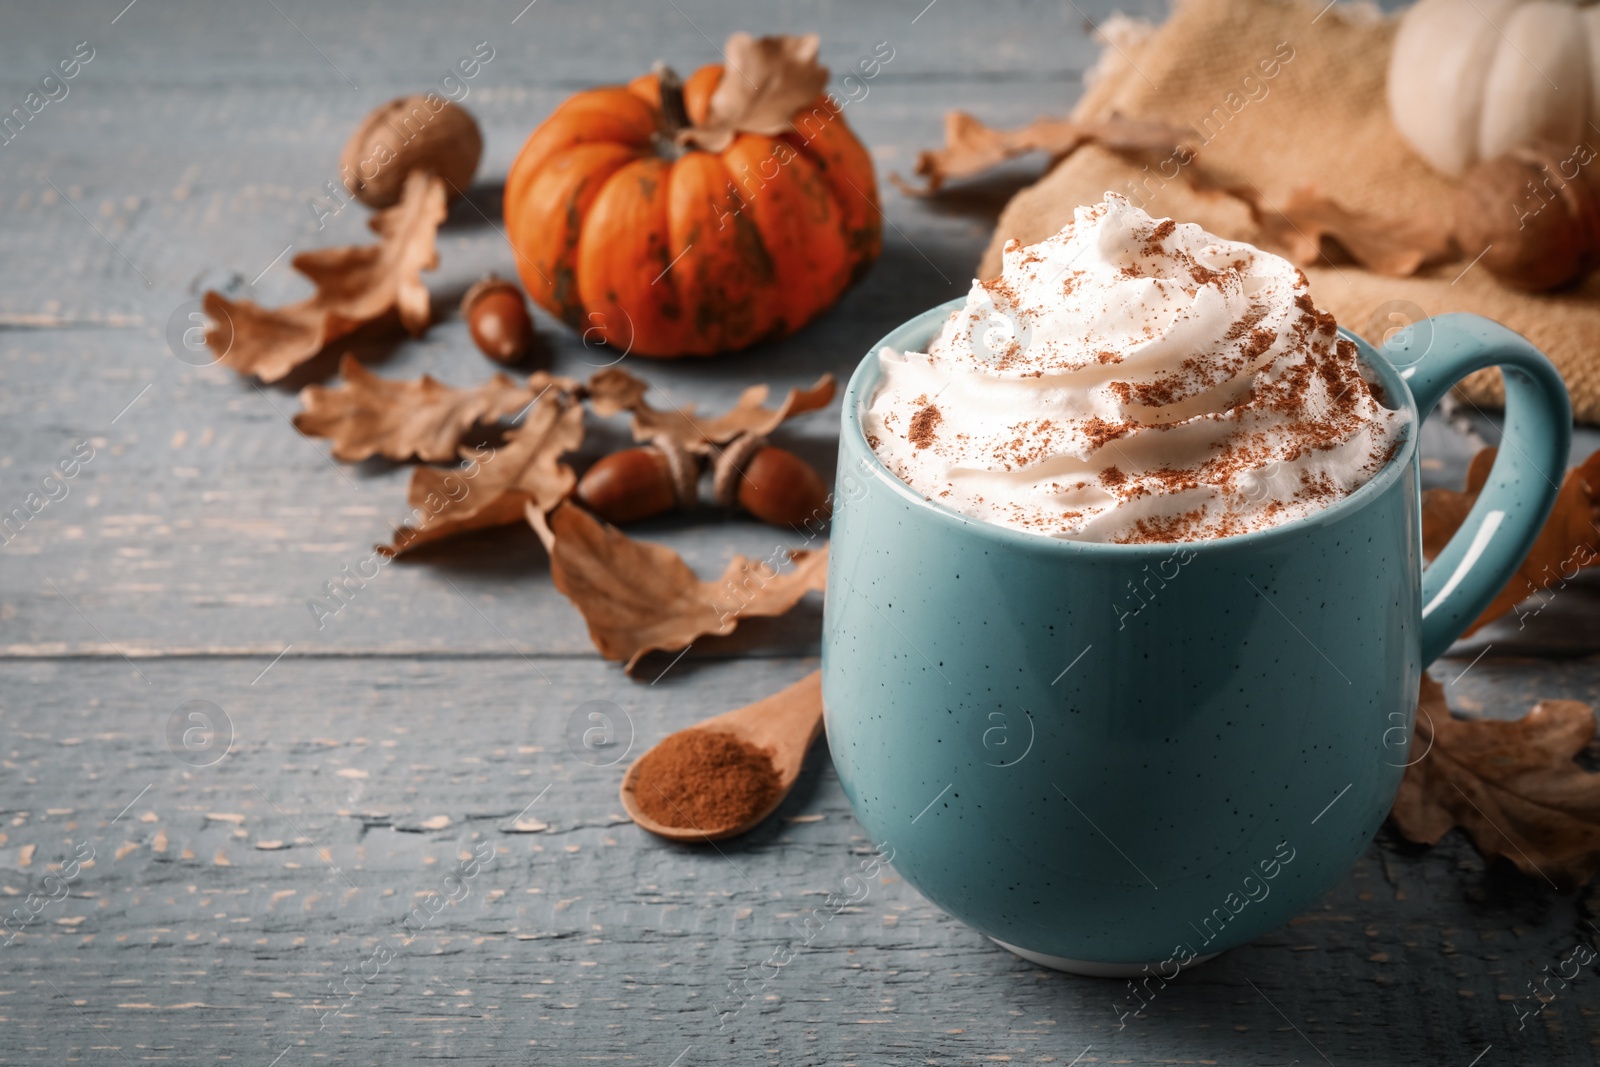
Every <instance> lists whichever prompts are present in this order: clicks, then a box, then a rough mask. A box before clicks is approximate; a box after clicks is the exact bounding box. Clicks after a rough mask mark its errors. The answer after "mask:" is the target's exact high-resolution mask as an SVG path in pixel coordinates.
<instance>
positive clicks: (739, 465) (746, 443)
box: [711, 433, 767, 508]
mask: <svg viewBox="0 0 1600 1067" xmlns="http://www.w3.org/2000/svg"><path fill="white" fill-rule="evenodd" d="M766 447H767V439H766V438H765V437H762V436H760V435H759V434H751V433H747V434H740V435H739V436H738V437H735V438H734V439H733V441H732V443H730V444H729V445H728V447H727V448H724V449H723V450H722V454H721V455H720V456H718V457H717V463H716V467H715V468H714V469H713V470H712V474H711V495H712V497H713V498H714V499H715V500H716V502H717V503H718V504H721V505H722V506H723V507H725V508H731V507H733V506H734V505H736V504H738V503H739V482H740V481H742V480H743V479H744V468H745V466H746V465H747V464H748V463H749V461H750V458H751V457H752V456H754V455H755V454H756V453H757V452H759V451H761V450H762V449H763V448H766Z"/></svg>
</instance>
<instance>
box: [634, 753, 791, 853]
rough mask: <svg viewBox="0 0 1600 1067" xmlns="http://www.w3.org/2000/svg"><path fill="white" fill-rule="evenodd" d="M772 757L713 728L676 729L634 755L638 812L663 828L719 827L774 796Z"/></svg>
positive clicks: (752, 814)
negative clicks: (639, 753)
mask: <svg viewBox="0 0 1600 1067" xmlns="http://www.w3.org/2000/svg"><path fill="white" fill-rule="evenodd" d="M778 784H779V783H778V772H777V771H776V770H774V769H773V766H772V760H771V758H770V757H769V756H768V755H767V754H766V753H765V752H763V751H762V750H761V749H759V748H757V747H755V746H754V745H752V744H750V743H749V742H748V741H744V740H741V739H740V738H737V737H734V736H733V735H732V734H726V733H722V732H721V731H718V730H680V731H679V732H678V733H675V734H672V735H671V736H670V737H668V738H667V739H666V740H665V741H662V742H661V743H660V744H659V745H657V746H656V747H655V748H653V749H651V750H650V751H649V752H647V753H645V754H644V755H643V756H642V757H641V758H640V759H639V765H638V770H637V771H636V777H635V782H634V787H633V796H634V802H635V803H637V804H638V805H639V810H640V811H641V812H643V813H644V814H645V815H647V816H649V817H650V818H651V819H654V820H655V821H656V822H658V823H661V824H662V825H664V826H674V827H679V828H681V829H686V830H708V831H709V830H722V829H726V828H728V827H730V826H739V825H741V824H743V823H745V822H748V821H749V820H750V819H752V818H754V817H755V816H756V815H758V814H760V813H761V812H763V811H765V810H766V808H767V805H769V804H771V803H772V801H773V798H774V797H776V796H777V794H778Z"/></svg>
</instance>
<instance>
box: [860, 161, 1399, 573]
mask: <svg viewBox="0 0 1600 1067" xmlns="http://www.w3.org/2000/svg"><path fill="white" fill-rule="evenodd" d="M1004 262H1005V266H1004V270H1003V272H1002V274H1001V276H1000V277H998V278H994V279H992V280H989V281H974V282H973V283H972V290H971V292H970V293H969V294H968V295H967V302H966V306H965V307H963V308H961V309H960V310H958V311H955V312H953V313H951V315H950V318H949V319H948V320H947V321H946V322H945V324H944V327H943V329H942V330H941V331H940V333H939V335H938V336H937V337H936V338H935V339H934V341H933V343H932V344H931V345H929V346H928V351H927V352H926V353H923V352H896V351H894V350H892V349H889V348H884V349H883V350H882V351H881V352H880V353H879V356H878V359H879V365H880V367H881V369H882V382H881V384H880V386H879V388H878V391H877V393H876V395H875V396H874V397H873V398H872V401H871V404H870V407H869V409H868V411H867V412H866V413H865V414H864V416H863V420H862V422H863V426H864V429H865V430H866V434H867V440H868V442H869V443H870V444H871V446H872V448H873V450H874V451H875V452H876V453H877V455H878V457H879V458H880V459H881V460H882V461H883V462H884V464H885V465H886V466H888V468H889V469H890V470H892V471H893V472H894V473H895V474H896V475H898V476H899V477H900V478H901V479H902V480H904V481H905V482H906V483H907V484H908V485H910V486H911V487H912V488H913V489H916V490H917V491H918V492H920V493H922V494H923V495H924V496H925V497H927V498H928V499H930V500H934V501H937V502H939V503H941V504H944V505H946V506H948V507H951V508H953V509H955V510H956V511H959V512H961V513H963V514H965V515H968V516H971V517H972V518H975V519H979V520H982V521H985V522H992V523H996V524H999V525H1002V526H1010V527H1014V528H1016V529H1019V530H1028V531H1032V532H1035V533H1040V534H1046V535H1049V536H1052V537H1061V538H1069V539H1075V540H1081V541H1110V542H1152V541H1165V542H1171V541H1197V540H1205V539H1210V538H1216V537H1227V536H1231V535H1234V534H1240V533H1247V532H1250V531H1254V530H1260V529H1264V528H1266V527H1270V526H1275V525H1278V524H1280V523H1284V522H1289V521H1291V520H1293V519H1296V518H1300V517H1302V516H1305V515H1308V514H1311V513H1313V512H1316V511H1318V510H1320V509H1322V508H1325V507H1327V506H1328V505H1330V504H1332V503H1333V502H1335V501H1337V500H1339V499H1340V498H1342V497H1344V496H1346V495H1347V494H1349V493H1351V492H1352V491H1354V490H1355V489H1356V488H1357V487H1359V486H1361V485H1362V484H1363V483H1365V482H1366V481H1367V480H1368V479H1369V478H1371V477H1372V476H1373V474H1375V473H1376V472H1377V471H1378V469H1379V468H1380V467H1382V466H1383V464H1384V463H1385V462H1386V461H1387V460H1388V458H1389V457H1390V456H1391V455H1392V454H1393V452H1394V450H1395V449H1397V448H1398V447H1399V443H1400V441H1401V440H1402V436H1403V433H1404V427H1405V423H1406V420H1407V416H1406V414H1405V413H1404V412H1403V411H1396V410H1392V409H1390V408H1387V407H1385V406H1384V405H1383V404H1382V403H1380V402H1379V399H1378V397H1377V396H1376V395H1375V394H1374V391H1373V387H1372V385H1371V384H1370V383H1369V381H1368V380H1367V379H1366V378H1365V377H1363V368H1362V366H1361V363H1360V361H1359V360H1358V358H1357V355H1356V347H1355V345H1353V344H1351V343H1350V342H1349V341H1347V340H1344V339H1343V338H1340V337H1339V336H1338V334H1337V332H1336V327H1335V323H1334V319H1333V316H1332V315H1329V314H1327V313H1325V312H1322V311H1319V310H1318V309H1317V308H1316V306H1315V305H1313V304H1312V302H1311V298H1310V296H1309V295H1308V293H1307V287H1308V283H1307V281H1306V277H1305V275H1304V274H1303V273H1302V272H1301V271H1300V270H1299V269H1297V268H1296V267H1295V266H1294V265H1293V264H1291V263H1289V262H1288V261H1287V260H1285V259H1282V258H1280V257H1278V256H1275V255H1272V254H1271V253H1268V252H1263V251H1261V250H1259V249H1257V248H1254V247H1252V246H1250V245H1247V244H1242V243H1238V242H1234V241H1225V240H1222V239H1220V238H1218V237H1214V236H1212V235H1211V234H1208V233H1206V232H1205V231H1204V230H1202V229H1201V228H1200V227H1199V226H1196V225H1193V224H1190V223H1175V222H1173V221H1172V220H1171V219H1161V220H1156V219H1152V218H1151V217H1150V216H1149V215H1147V214H1145V213H1144V212H1143V211H1141V210H1140V209H1138V208H1136V207H1133V206H1132V205H1130V204H1129V203H1128V201H1127V200H1126V199H1124V198H1123V197H1121V196H1117V195H1115V194H1111V193H1108V194H1106V197H1105V200H1104V201H1103V202H1102V203H1100V204H1097V205H1094V206H1092V207H1081V208H1079V209H1078V210H1077V212H1076V214H1075V217H1074V218H1073V221H1072V222H1071V224H1069V225H1068V226H1066V227H1065V228H1064V229H1062V231H1061V232H1060V233H1058V234H1056V235H1055V236H1054V237H1050V238H1047V239H1046V240H1043V241H1041V242H1039V243H1038V244H1036V245H1030V246H1028V247H1026V248H1024V247H1022V246H1021V244H1020V242H1017V241H1011V242H1010V243H1009V244H1007V245H1006V249H1005V258H1004Z"/></svg>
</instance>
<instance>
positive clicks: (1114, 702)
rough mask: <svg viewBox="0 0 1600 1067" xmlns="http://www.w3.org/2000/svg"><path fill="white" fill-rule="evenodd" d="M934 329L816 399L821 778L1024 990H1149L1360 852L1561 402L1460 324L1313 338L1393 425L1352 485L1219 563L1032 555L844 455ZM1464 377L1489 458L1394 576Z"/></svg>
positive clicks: (1285, 908)
mask: <svg viewBox="0 0 1600 1067" xmlns="http://www.w3.org/2000/svg"><path fill="white" fill-rule="evenodd" d="M960 303H961V302H960V301H954V302H952V303H949V304H946V305H944V306H942V307H938V308H935V309H933V310H931V311H929V312H927V313H926V314H923V315H919V316H918V317H917V318H915V319H913V320H911V321H910V322H908V323H906V324H905V325H904V326H902V327H900V328H899V329H897V330H895V331H894V332H893V333H891V334H889V335H888V336H887V337H885V338H884V339H883V340H882V341H881V342H879V344H878V345H877V346H874V348H873V350H872V352H871V353H869V354H868V356H867V358H866V359H865V360H863V361H862V363H861V365H860V367H859V368H857V370H856V372H855V374H854V376H853V377H852V378H851V380H850V385H849V388H848V390H847V391H846V393H845V397H844V412H843V426H842V433H841V440H840V449H839V487H838V491H837V492H836V493H835V497H834V499H835V510H834V516H833V534H832V548H831V558H830V561H829V567H828V593H827V606H826V609H825V611H826V615H825V621H824V627H823V640H822V692H823V702H824V705H825V708H826V722H827V730H828V744H829V747H830V748H831V749H832V752H833V761H834V765H835V767H836V768H837V769H838V772H839V778H840V781H841V782H842V783H843V785H844V790H845V794H846V795H847V796H848V797H849V799H850V803H851V806H852V807H853V808H854V809H855V813H856V816H857V818H858V819H860V821H861V823H862V825H863V826H864V827H865V828H866V829H867V830H868V831H869V832H870V833H871V835H872V836H873V838H874V839H875V840H877V841H879V842H880V843H881V844H882V845H884V846H887V848H889V849H892V850H893V852H892V855H893V862H894V866H895V869H896V870H897V871H898V872H899V873H900V874H901V875H903V876H904V877H905V879H906V880H907V881H908V882H910V883H911V884H912V885H914V886H916V887H917V888H918V889H919V890H921V892H922V893H923V894H924V895H925V896H926V897H928V899H929V900H931V901H933V902H934V903H935V904H937V905H938V906H939V907H940V908H943V909H944V910H945V911H947V912H949V913H950V914H951V915H954V916H955V917H957V918H959V919H961V920H962V921H963V922H966V923H968V924H969V925H971V926H973V927H976V928H977V929H978V930H980V931H982V932H983V933H985V934H987V935H989V936H990V937H991V938H993V939H995V940H996V941H998V942H1000V943H1001V944H1003V945H1004V946H1005V947H1007V948H1009V949H1011V950H1012V951H1014V952H1016V953H1017V954H1019V955H1021V956H1023V957H1025V958H1027V959H1030V960H1033V961H1035V962H1038V963H1042V964H1045V965H1048V966H1052V967H1057V968H1061V969H1064V970H1071V971H1077V972H1079V973H1088V974H1112V975H1121V974H1138V973H1141V972H1143V973H1147V974H1161V975H1163V976H1167V977H1170V975H1175V974H1176V973H1177V970H1178V968H1179V967H1181V966H1183V965H1184V964H1186V963H1189V962H1193V961H1195V960H1199V959H1204V958H1206V957H1208V956H1210V955H1213V954H1215V953H1217V952H1219V951H1222V950H1224V949H1227V948H1231V947H1233V946H1235V945H1240V944H1243V943H1244V942H1246V941H1249V940H1250V939H1252V938H1254V937H1256V936H1258V935H1259V934H1261V933H1263V932H1264V931H1267V930H1270V929H1272V928H1273V927H1276V926H1278V925H1280V924H1282V923H1283V922H1285V921H1287V920H1288V919H1289V918H1291V917H1292V916H1294V915H1296V914H1297V913H1299V912H1300V911H1302V910H1304V909H1305V908H1306V907H1307V906H1309V905H1311V904H1312V903H1314V902H1315V901H1316V900H1317V899H1318V898H1319V897H1321V896H1322V894H1323V893H1325V892H1326V891H1327V890H1328V889H1329V888H1331V887H1332V886H1333V885H1335V884H1336V883H1338V882H1339V881H1340V880H1341V879H1343V878H1344V877H1345V876H1346V874H1347V873H1348V872H1349V870H1350V868H1351V866H1352V865H1353V864H1354V862H1355V860H1356V858H1357V857H1358V856H1359V855H1360V854H1361V852H1362V851H1363V850H1364V849H1365V848H1366V846H1367V844H1368V842H1369V841H1371V839H1372V836H1373V834H1374V833H1376V832H1377V829H1378V826H1379V824H1380V823H1382V821H1383V819H1384V816H1385V815H1386V814H1387V813H1388V811H1389V807H1390V804H1391V802H1392V801H1393V799H1394V794H1395V790H1396V788H1397V787H1398V785H1399V783H1400V777H1401V774H1402V771H1403V768H1404V766H1405V765H1406V763H1407V760H1408V759H1409V758H1410V757H1409V755H1408V747H1409V741H1410V737H1411V721H1412V717H1413V712H1414V709H1415V706H1416V699H1417V686H1418V683H1419V675H1420V674H1421V671H1422V669H1423V667H1424V666H1425V665H1426V664H1428V663H1430V662H1432V661H1433V660H1434V659H1435V658H1436V657H1438V656H1439V655H1440V654H1441V653H1442V652H1444V651H1445V649H1446V648H1448V647H1449V645H1450V643H1451V642H1452V641H1453V640H1455V638H1456V637H1457V636H1459V635H1460V633H1461V632H1462V630H1463V629H1465V628H1466V626H1467V625H1468V624H1469V623H1470V622H1471V621H1472V620H1473V619H1474V618H1476V617H1477V615H1478V614H1479V613H1480V612H1481V611H1482V610H1483V608H1484V607H1485V606H1486V605H1487V604H1488V603H1489V601H1490V600H1491V599H1493V597H1494V596H1495V594H1496V593H1498V592H1499V590H1500V589H1501V587H1503V586H1504V585H1505V583H1506V581H1507V580H1508V579H1509V577H1510V576H1511V574H1512V573H1513V571H1514V570H1515V569H1516V567H1517V565H1518V564H1519V562H1520V561H1521V559H1522V557H1523V556H1524V555H1525V554H1526V552H1527V550H1528V548H1529V546H1530V545H1531V544H1532V543H1533V539H1534V537H1535V536H1536V535H1537V533H1538V531H1539V528H1540V527H1541V526H1542V525H1543V523H1544V520H1545V518H1546V516H1547V515H1548V514H1549V511H1550V508H1551V506H1552V504H1553V503H1554V500H1555V495H1556V488H1557V485H1558V484H1559V482H1560V481H1561V477H1562V474H1563V472H1564V471H1565V468H1566V461H1567V451H1568V447H1569V443H1570V438H1571V411H1570V408H1569V406H1568V401H1567V394H1566V390H1565V388H1564V387H1563V385H1562V382H1561V378H1560V376H1559V375H1558V374H1557V373H1556V371H1555V369H1554V368H1553V367H1552V366H1551V365H1550V363H1549V361H1548V360H1546V359H1545V357H1544V356H1543V355H1541V354H1540V353H1539V352H1538V351H1536V350H1535V349H1534V348H1533V347H1532V346H1531V345H1530V344H1529V343H1528V342H1527V341H1525V340H1524V339H1523V338H1521V337H1519V336H1518V335H1516V334H1514V333H1512V332H1511V331H1510V330H1507V329H1506V328H1504V327H1502V326H1499V325H1497V324H1495V323H1492V322H1490V321H1488V320H1486V319H1483V318H1479V317H1477V316H1474V315H1446V316H1442V317H1440V318H1435V319H1429V320H1425V321H1424V322H1421V323H1417V324H1415V325H1413V326H1412V327H1410V328H1408V329H1407V330H1404V331H1402V332H1401V334H1400V336H1399V337H1397V338H1396V339H1394V340H1392V341H1391V342H1390V343H1389V344H1388V345H1386V346H1385V347H1384V349H1383V350H1382V351H1381V352H1380V351H1375V350H1374V349H1373V348H1372V347H1371V346H1370V345H1368V344H1367V343H1366V342H1365V341H1363V340H1361V339H1360V338H1359V337H1356V336H1354V335H1352V334H1350V333H1348V332H1345V331H1341V332H1342V333H1343V335H1344V336H1345V337H1347V338H1349V339H1350V340H1351V341H1353V342H1355V344H1356V345H1357V347H1358V349H1359V350H1360V354H1361V358H1362V360H1363V361H1364V362H1365V363H1366V365H1367V366H1368V367H1369V368H1370V370H1371V376H1372V377H1373V378H1374V379H1375V380H1376V382H1377V383H1378V388H1379V392H1380V394H1381V396H1382V397H1383V398H1384V400H1385V402H1386V403H1388V404H1389V405H1390V406H1393V407H1398V408H1403V409H1405V410H1406V411H1407V412H1409V413H1410V415H1411V423H1410V429H1409V430H1408V432H1407V434H1406V437H1405V440H1404V442H1403V444H1402V446H1401V447H1400V448H1399V449H1398V450H1397V452H1396V454H1395V455H1394V456H1393V457H1392V459H1391V460H1390V462H1389V463H1388V464H1386V465H1385V466H1384V467H1383V469H1382V470H1380V471H1379V472H1378V473H1377V475H1375V476H1374V477H1373V478H1372V480H1371V481H1369V482H1368V483H1367V484H1365V485H1363V486H1362V487H1361V488H1359V489H1357V490H1356V491H1355V492H1354V493H1351V494H1350V495H1349V496H1347V497H1345V498H1344V499H1342V500H1340V501H1338V502H1337V503H1335V504H1333V505H1332V506H1330V507H1328V508H1326V509H1324V510H1322V511H1320V512H1318V513H1317V514H1314V515H1311V516H1309V517H1306V518H1303V519H1299V520H1297V521H1294V522H1291V523H1288V524H1285V525H1282V526H1277V527H1273V528H1271V529H1267V530H1262V531H1259V532H1255V533H1249V534H1243V535H1240V536H1235V537H1226V538H1220V539H1216V540H1209V541H1198V542H1189V543H1184V544H1138V545H1117V544H1085V543H1081V542H1073V541H1064V540H1056V539H1051V538H1047V537H1042V536H1038V535H1035V534H1028V533H1023V532H1019V531H1015V530H1011V529H1007V528H1004V527H1001V526H996V525H991V524H987V523H982V522H978V521H975V520H973V519H969V518H966V517H964V516H962V515H960V514H959V513H957V512H954V511H951V510H949V509H947V508H945V507H943V506H941V505H939V504H936V503H933V502H930V501H928V500H926V499H924V498H923V497H922V496H921V495H920V494H918V493H917V492H915V491H914V490H912V489H910V488H909V487H908V486H906V485H905V484H904V483H903V482H901V481H900V480H899V479H898V478H896V477H895V476H894V475H893V474H891V473H890V472H889V471H888V470H887V469H886V468H885V467H884V466H883V465H882V464H881V463H879V462H878V460H877V458H876V456H875V455H874V454H873V452H872V450H871V448H870V447H869V446H868V445H867V442H866V439H865V437H864V435H863V432H862V428H861V414H862V412H863V411H864V410H865V408H866V407H867V405H868V404H869V403H870V401H871V399H872V396H873V394H874V392H875V390H876V388H877V385H878V379H879V371H878V359H877V352H878V349H879V348H881V347H882V346H884V345H887V346H890V347H893V348H896V349H901V350H913V351H925V350H926V348H927V345H928V342H929V341H931V340H932V338H933V336H934V335H935V333H936V332H937V331H938V329H939V328H940V326H941V325H942V324H943V323H944V321H945V319H946V317H947V316H948V315H949V313H950V311H951V310H952V309H954V308H956V307H958V306H960ZM1489 366H1499V367H1500V368H1501V370H1502V372H1503V375H1504V379H1505V386H1506V431H1505V436H1506V447H1503V448H1501V450H1500V453H1499V457H1498V458H1497V459H1496V461H1495V464H1494V469H1493V471H1492V473H1491V474H1490V477H1489V482H1488V484H1487V486H1485V488H1484V490H1483V492H1482V494H1481V495H1480V496H1479V498H1478V501H1477V503H1476V504H1475V505H1474V507H1473V509H1472V512H1471V514H1470V515H1469V516H1468V518H1467V520H1466V522H1465V523H1464V524H1463V525H1462V527H1461V529H1460V531H1459V532H1458V533H1457V534H1456V536H1455V537H1454V538H1453V539H1452V540H1451V541H1450V543H1449V545H1448V546H1447V547H1446V548H1445V549H1444V551H1443V552H1442V553H1440V555H1439V556H1438V557H1437V558H1436V559H1435V560H1434V561H1433V563H1432V564H1430V565H1428V566H1427V567H1424V566H1423V558H1422V541H1421V516H1420V509H1419V489H1418V477H1419V476H1418V465H1417V462H1418V461H1417V428H1418V427H1419V426H1420V425H1421V421H1422V418H1423V417H1424V416H1425V415H1426V414H1427V413H1428V412H1429V411H1431V410H1432V409H1433V407H1434V405H1435V404H1437V403H1438V401H1439V398H1440V397H1441V396H1443V395H1444V393H1445V391H1446V390H1447V389H1449V388H1450V387H1451V386H1452V385H1454V384H1455V383H1456V382H1457V381H1459V380H1460V379H1461V378H1463V377H1465V376H1466V375H1468V374H1470V373H1472V372H1473V371H1476V370H1479V369H1481V368H1484V367H1489ZM886 854H887V853H886ZM1169 971H1170V974H1168V973H1167V972H1169Z"/></svg>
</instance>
